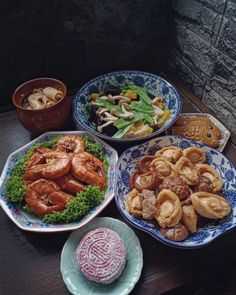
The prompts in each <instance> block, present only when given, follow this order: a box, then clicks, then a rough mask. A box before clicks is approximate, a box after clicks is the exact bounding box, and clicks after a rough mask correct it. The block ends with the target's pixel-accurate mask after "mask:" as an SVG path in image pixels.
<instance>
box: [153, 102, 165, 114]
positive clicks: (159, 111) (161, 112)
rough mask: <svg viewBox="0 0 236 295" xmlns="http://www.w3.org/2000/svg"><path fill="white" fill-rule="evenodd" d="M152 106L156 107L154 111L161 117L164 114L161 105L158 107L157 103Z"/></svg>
mask: <svg viewBox="0 0 236 295" xmlns="http://www.w3.org/2000/svg"><path fill="white" fill-rule="evenodd" d="M152 107H153V109H154V113H155V114H156V115H158V116H159V117H160V116H162V115H163V114H164V111H163V110H162V109H160V108H159V107H157V106H156V105H152Z"/></svg>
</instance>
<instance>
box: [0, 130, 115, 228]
mask: <svg viewBox="0 0 236 295" xmlns="http://www.w3.org/2000/svg"><path fill="white" fill-rule="evenodd" d="M62 134H88V135H89V136H91V137H92V138H95V139H96V140H98V141H99V142H101V143H103V144H104V145H105V146H108V148H109V149H111V150H112V151H113V153H114V157H115V163H116V162H117V161H118V154H117V151H116V150H115V149H114V148H113V147H111V146H110V145H109V144H108V143H106V142H105V141H103V140H102V139H101V138H98V137H97V136H95V135H94V134H91V133H89V132H87V131H84V130H73V131H48V132H45V133H43V134H41V135H40V136H38V137H37V138H35V139H33V140H32V141H30V142H28V143H27V144H25V145H23V146H22V147H20V148H18V149H17V150H15V151H13V152H12V153H11V154H9V156H8V157H7V160H6V163H5V165H4V168H3V170H2V173H1V176H0V190H2V189H3V188H2V187H3V184H4V180H5V178H6V171H7V169H8V166H9V163H10V161H11V158H12V156H14V155H15V154H17V153H19V152H21V150H23V149H25V148H28V147H30V146H32V145H33V144H34V143H36V142H38V141H39V140H40V139H41V138H43V137H45V136H47V135H62ZM115 165H116V164H115ZM115 173H116V169H115ZM115 178H116V176H115ZM113 198H114V192H113V193H112V194H111V196H110V197H109V198H108V199H107V200H105V201H104V203H103V204H102V206H101V207H100V208H99V209H97V210H95V211H94V213H93V214H91V215H90V216H89V217H88V218H86V219H85V220H84V221H83V222H81V223H79V224H76V223H74V224H73V223H72V225H71V226H68V227H66V228H63V227H59V228H53V227H30V226H26V225H22V224H21V223H20V222H19V221H18V220H17V219H16V218H14V216H13V215H12V214H11V210H10V209H9V208H8V207H7V205H6V204H7V201H4V200H2V199H1V198H0V206H1V207H2V210H3V211H4V212H5V213H6V215H7V216H8V217H9V218H10V219H11V220H12V221H13V222H14V223H15V224H16V225H17V226H18V227H19V228H20V229H22V230H24V231H28V232H38V233H53V232H66V231H71V230H75V229H79V228H81V227H83V226H84V225H86V224H87V223H89V222H90V221H91V220H92V219H93V218H95V217H96V216H97V215H98V214H99V213H101V211H102V210H104V209H105V208H106V207H107V206H108V204H109V203H110V202H111V201H112V200H113ZM9 203H11V202H9ZM19 211H20V212H21V214H23V215H24V214H25V212H24V211H22V210H20V209H19ZM85 217H86V215H85V216H84V217H83V218H85ZM69 224H70V223H68V225H69ZM62 226H63V224H62Z"/></svg>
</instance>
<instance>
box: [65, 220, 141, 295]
mask: <svg viewBox="0 0 236 295" xmlns="http://www.w3.org/2000/svg"><path fill="white" fill-rule="evenodd" d="M96 219H99V220H101V222H104V223H106V222H109V220H112V221H113V222H115V223H117V225H119V226H124V225H125V226H126V229H125V230H127V231H128V230H129V231H131V232H132V234H133V235H134V237H135V242H136V244H137V246H138V247H139V254H140V256H139V259H140V262H141V263H140V268H139V273H138V275H137V277H136V280H135V282H133V285H132V286H129V290H127V292H126V293H124V294H127V295H128V294H129V293H130V292H131V291H132V290H133V288H134V287H135V285H136V283H137V282H138V280H139V279H140V276H141V273H142V269H143V250H142V247H141V243H140V241H139V238H138V237H137V235H136V234H135V232H134V231H133V229H132V228H131V227H129V225H127V224H126V223H124V222H123V221H121V220H119V219H116V218H113V217H95V218H94V220H93V222H95V221H96ZM87 225H88V224H87ZM99 226H101V225H99ZM103 226H104V225H103ZM76 234H77V230H75V231H73V232H72V233H71V234H70V236H69V237H68V239H67V240H66V242H65V243H64V245H63V248H62V251H61V260H60V271H61V275H62V278H63V281H64V283H65V285H66V287H67V289H68V291H69V292H70V293H71V294H73V295H77V293H74V292H72V290H71V288H70V286H68V284H67V283H66V279H65V274H64V272H63V270H62V257H63V255H65V249H66V247H67V243H68V241H69V239H70V238H71V236H75V235H76ZM118 234H119V233H118ZM81 239H82V237H81ZM121 275H122V274H121ZM85 279H86V278H85ZM108 285H109V284H108ZM124 294H123V295H124ZM80 295H82V294H80Z"/></svg>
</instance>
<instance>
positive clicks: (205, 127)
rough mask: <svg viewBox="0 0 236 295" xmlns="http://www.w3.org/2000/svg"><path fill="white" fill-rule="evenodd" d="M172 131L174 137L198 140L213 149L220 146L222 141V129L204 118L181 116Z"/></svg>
mask: <svg viewBox="0 0 236 295" xmlns="http://www.w3.org/2000/svg"><path fill="white" fill-rule="evenodd" d="M171 130H172V133H173V134H174V135H180V136H183V137H185V138H188V139H192V140H198V141H201V142H202V143H204V144H206V145H208V146H210V147H213V148H217V147H218V146H219V140H220V139H221V132H220V129H219V128H218V127H217V126H216V125H215V124H214V123H213V122H212V121H211V120H210V119H208V118H206V117H204V116H202V117H200V116H197V117H186V116H181V117H180V118H179V119H178V120H177V121H176V122H175V126H173V127H172V128H171Z"/></svg>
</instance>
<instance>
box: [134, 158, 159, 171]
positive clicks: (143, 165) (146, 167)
mask: <svg viewBox="0 0 236 295" xmlns="http://www.w3.org/2000/svg"><path fill="white" fill-rule="evenodd" d="M154 159H155V156H150V155H147V156H143V157H141V158H140V159H139V160H138V161H137V166H138V169H139V171H140V172H141V173H147V172H149V171H150V164H151V162H152V161H153V160H154Z"/></svg>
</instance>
